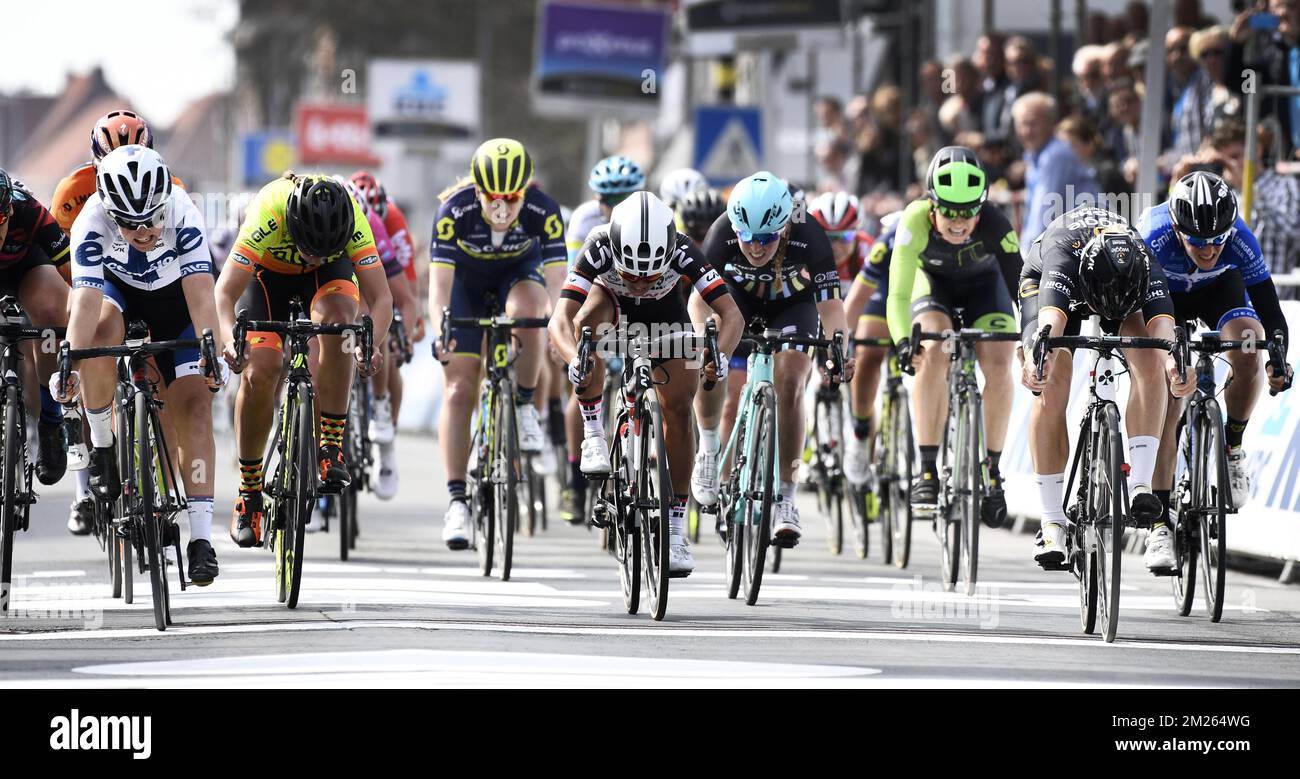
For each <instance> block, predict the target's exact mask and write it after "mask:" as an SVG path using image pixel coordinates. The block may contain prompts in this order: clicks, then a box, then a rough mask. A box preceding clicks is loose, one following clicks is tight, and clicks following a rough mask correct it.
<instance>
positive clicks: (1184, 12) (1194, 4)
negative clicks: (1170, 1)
mask: <svg viewBox="0 0 1300 779" xmlns="http://www.w3.org/2000/svg"><path fill="white" fill-rule="evenodd" d="M1217 23H1218V20H1217V19H1214V18H1213V17H1209V16H1206V15H1205V12H1204V11H1203V10H1202V9H1201V0H1174V26H1175V27H1190V28H1192V29H1194V30H1196V29H1200V28H1202V27H1212V26H1214V25H1215V24H1217Z"/></svg>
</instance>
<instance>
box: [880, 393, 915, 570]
mask: <svg viewBox="0 0 1300 779" xmlns="http://www.w3.org/2000/svg"><path fill="white" fill-rule="evenodd" d="M889 406H890V434H889V450H888V454H887V456H886V461H887V467H888V474H889V475H888V479H887V480H886V483H885V499H884V501H883V502H884V503H886V506H885V507H884V508H883V510H884V511H887V512H888V513H889V533H890V538H891V539H892V542H893V543H892V546H893V548H894V566H895V567H897V568H906V567H907V563H908V561H909V560H910V559H911V556H912V503H911V500H910V498H909V496H908V488H909V485H911V483H912V463H913V453H912V415H911V414H910V413H909V412H908V397H907V389H906V388H905V387H901V386H900V387H899V388H898V391H897V393H896V394H895V395H894V397H892V398H890V400H889Z"/></svg>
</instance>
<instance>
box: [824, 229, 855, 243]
mask: <svg viewBox="0 0 1300 779" xmlns="http://www.w3.org/2000/svg"><path fill="white" fill-rule="evenodd" d="M826 236H827V237H828V238H830V239H831V240H832V241H843V242H844V243H852V242H853V241H854V240H856V239H857V237H858V231H857V230H828V231H826Z"/></svg>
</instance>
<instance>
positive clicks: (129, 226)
mask: <svg viewBox="0 0 1300 779" xmlns="http://www.w3.org/2000/svg"><path fill="white" fill-rule="evenodd" d="M110 216H112V217H113V221H114V222H116V223H117V226H118V227H120V228H122V229H123V230H148V229H149V228H151V227H162V225H163V222H166V221H167V206H166V205H164V206H163V207H161V208H159V209H158V210H157V211H154V212H153V214H152V215H151V216H149V217H147V218H145V219H131V218H128V217H124V216H122V215H120V214H115V213H111V212H110Z"/></svg>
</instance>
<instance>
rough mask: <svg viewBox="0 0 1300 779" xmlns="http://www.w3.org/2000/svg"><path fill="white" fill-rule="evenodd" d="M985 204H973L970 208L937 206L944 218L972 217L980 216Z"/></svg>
mask: <svg viewBox="0 0 1300 779" xmlns="http://www.w3.org/2000/svg"><path fill="white" fill-rule="evenodd" d="M981 208H983V205H978V206H971V207H970V208H949V207H947V206H936V209H937V210H938V212H939V215H940V216H942V217H943V218H944V219H970V218H972V217H975V216H978V215H979V212H980V209H981Z"/></svg>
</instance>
